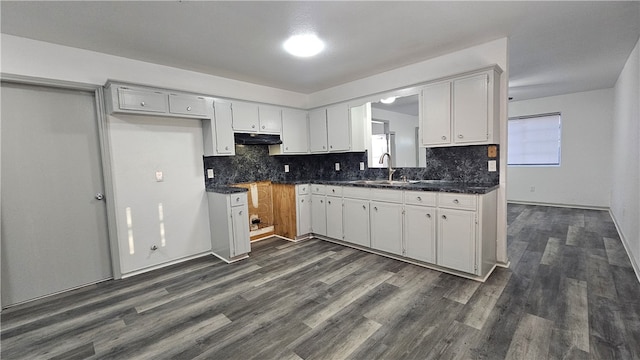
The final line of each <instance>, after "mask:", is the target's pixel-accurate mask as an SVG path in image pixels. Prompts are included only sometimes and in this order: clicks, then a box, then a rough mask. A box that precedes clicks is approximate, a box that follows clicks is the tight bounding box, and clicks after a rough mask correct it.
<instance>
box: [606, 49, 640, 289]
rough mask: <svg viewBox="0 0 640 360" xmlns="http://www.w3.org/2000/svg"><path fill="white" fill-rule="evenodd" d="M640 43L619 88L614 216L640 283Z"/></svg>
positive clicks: (617, 96) (615, 147)
mask: <svg viewBox="0 0 640 360" xmlns="http://www.w3.org/2000/svg"><path fill="white" fill-rule="evenodd" d="M639 124H640V41H639V42H638V43H637V44H636V47H635V48H634V49H633V51H632V53H631V55H630V56H629V59H628V60H627V63H626V64H625V66H624V69H623V70H622V72H621V73H620V76H619V77H618V81H617V82H616V85H615V105H614V125H613V157H612V159H613V162H612V163H613V166H612V168H613V187H612V190H611V214H612V215H613V218H614V220H615V222H616V224H617V226H618V230H619V231H620V235H621V236H622V240H623V242H624V243H625V246H626V248H627V252H629V255H630V257H631V260H632V262H633V263H634V268H635V271H636V275H638V278H639V279H640V267H639V266H638V265H640V180H639V179H640V125H639Z"/></svg>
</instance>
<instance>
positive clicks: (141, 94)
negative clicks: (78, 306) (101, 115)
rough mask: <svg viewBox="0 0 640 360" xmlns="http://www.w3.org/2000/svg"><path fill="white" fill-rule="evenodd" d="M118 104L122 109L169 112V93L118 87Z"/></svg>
mask: <svg viewBox="0 0 640 360" xmlns="http://www.w3.org/2000/svg"><path fill="white" fill-rule="evenodd" d="M118 102H119V104H118V106H119V107H120V109H121V110H139V111H149V112H167V94H165V93H162V92H154V91H146V90H133V89H129V88H125V87H121V88H118Z"/></svg>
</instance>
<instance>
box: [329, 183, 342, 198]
mask: <svg viewBox="0 0 640 360" xmlns="http://www.w3.org/2000/svg"><path fill="white" fill-rule="evenodd" d="M326 193H327V195H331V196H342V186H334V185H327V186H326Z"/></svg>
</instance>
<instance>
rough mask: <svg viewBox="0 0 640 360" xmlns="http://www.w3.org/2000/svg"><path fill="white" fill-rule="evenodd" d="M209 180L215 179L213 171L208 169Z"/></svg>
mask: <svg viewBox="0 0 640 360" xmlns="http://www.w3.org/2000/svg"><path fill="white" fill-rule="evenodd" d="M207 179H213V169H207Z"/></svg>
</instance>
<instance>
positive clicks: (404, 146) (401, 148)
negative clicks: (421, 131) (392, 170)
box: [371, 108, 426, 167]
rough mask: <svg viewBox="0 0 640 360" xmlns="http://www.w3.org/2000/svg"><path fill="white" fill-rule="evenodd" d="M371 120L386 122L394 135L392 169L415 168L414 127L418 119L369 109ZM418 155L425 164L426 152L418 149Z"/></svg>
mask: <svg viewBox="0 0 640 360" xmlns="http://www.w3.org/2000/svg"><path fill="white" fill-rule="evenodd" d="M371 118H372V119H375V120H386V121H388V122H389V131H391V132H394V133H395V134H396V148H395V152H396V153H395V160H396V163H395V164H393V166H394V167H417V163H416V161H417V160H418V158H417V156H416V148H417V146H418V145H417V144H416V130H415V129H416V127H418V117H417V116H411V115H406V114H401V113H397V112H393V111H387V110H382V109H376V108H372V109H371ZM420 150H421V151H420V154H422V155H424V156H423V157H424V158H425V161H423V162H426V152H425V150H424V148H421V149H420Z"/></svg>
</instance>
